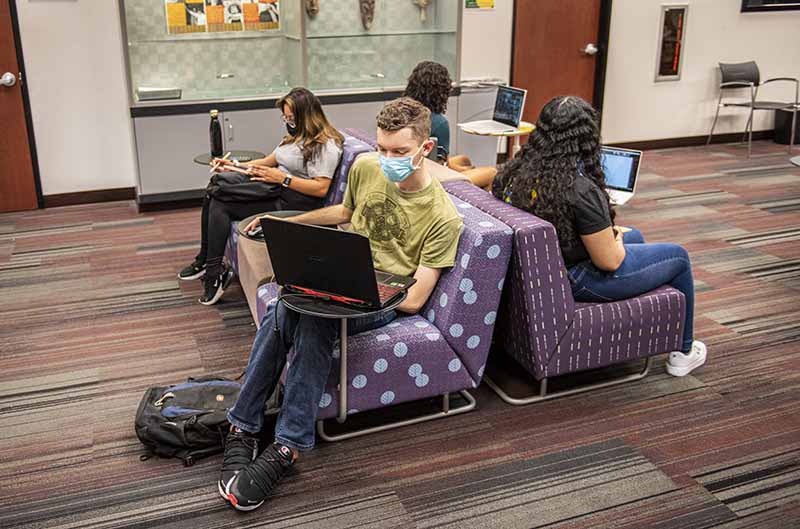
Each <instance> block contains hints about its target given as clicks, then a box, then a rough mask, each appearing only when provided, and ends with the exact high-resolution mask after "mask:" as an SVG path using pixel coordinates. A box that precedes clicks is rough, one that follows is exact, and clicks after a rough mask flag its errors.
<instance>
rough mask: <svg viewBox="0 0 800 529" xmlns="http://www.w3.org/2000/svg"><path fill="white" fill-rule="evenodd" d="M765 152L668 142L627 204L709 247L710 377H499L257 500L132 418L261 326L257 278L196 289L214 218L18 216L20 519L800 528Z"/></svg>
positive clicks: (7, 335) (328, 453)
mask: <svg viewBox="0 0 800 529" xmlns="http://www.w3.org/2000/svg"><path fill="white" fill-rule="evenodd" d="M753 152H754V154H753V157H752V158H751V159H747V158H746V156H745V148H744V147H742V146H741V145H734V144H731V145H720V146H713V147H712V148H709V149H706V148H682V149H669V150H661V151H649V152H647V153H645V156H644V163H643V168H642V173H641V177H640V181H639V185H638V190H637V194H636V197H635V198H634V199H633V200H632V201H631V202H630V203H629V204H628V205H626V206H625V207H623V208H621V209H620V212H619V220H620V222H621V223H622V224H628V225H633V226H636V227H638V228H640V229H641V230H642V231H643V232H644V234H645V236H646V237H647V239H648V240H649V241H651V242H656V241H671V242H676V243H681V244H683V245H685V246H686V248H687V249H688V250H689V253H690V255H691V258H692V262H693V265H694V271H695V278H696V285H697V310H696V323H695V329H696V335H697V337H698V338H699V339H702V340H704V341H705V342H706V344H707V346H708V351H709V359H708V362H707V364H706V365H705V366H704V367H702V368H700V369H698V370H697V371H695V372H694V373H693V374H692V375H690V376H687V377H684V378H682V379H676V378H672V377H670V376H668V375H666V373H665V372H664V358H663V357H660V358H658V359H657V360H656V362H655V366H654V368H653V370H652V372H651V375H650V376H648V377H647V378H645V379H644V380H642V381H639V382H634V383H631V384H627V385H622V386H617V387H612V388H607V389H603V390H598V391H595V392H592V393H588V394H584V395H577V396H573V397H569V398H564V399H560V400H554V401H547V402H544V403H540V404H535V405H531V406H527V407H510V406H508V405H505V404H504V403H503V402H502V401H500V399H499V398H498V397H496V396H495V394H494V393H493V392H492V391H491V390H490V389H488V388H487V387H486V386H485V384H484V385H483V386H481V387H480V388H479V389H478V390H477V391H475V392H474V394H475V396H476V398H477V401H478V408H477V410H476V411H474V412H471V413H468V414H464V415H459V416H455V417H452V418H448V419H446V420H442V421H434V422H431V423H426V424H422V425H418V426H413V427H408V428H405V429H400V430H395V431H392V432H385V433H381V434H377V435H372V436H368V437H364V438H361V439H356V440H350V441H345V442H341V443H334V444H328V443H324V442H320V443H319V444H318V447H317V449H316V450H314V451H313V452H311V453H309V454H307V455H306V456H304V457H303V458H302V459H301V460H300V461H299V463H298V464H297V465H296V467H295V468H294V469H293V471H292V473H291V474H290V475H289V476H288V478H287V479H286V480H285V482H283V483H282V484H281V486H280V487H279V489H278V491H277V494H276V495H275V496H274V497H273V498H272V499H271V500H270V501H269V502H268V503H267V504H266V505H265V506H264V507H263V508H261V509H259V510H258V511H256V512H254V513H251V514H240V513H237V512H235V511H233V510H232V509H231V508H230V506H228V505H227V504H226V503H224V502H223V501H222V500H221V499H220V498H219V496H218V494H217V491H216V485H215V482H216V479H217V472H218V470H219V466H220V461H221V457H220V456H216V457H212V458H209V459H206V460H202V461H200V462H198V463H197V464H196V465H194V466H192V467H189V468H184V467H183V466H182V465H181V464H180V463H179V462H177V461H176V460H159V459H150V460H148V461H140V460H139V456H140V454H142V452H143V451H142V447H141V445H140V444H139V442H138V440H137V438H136V436H135V435H134V432H133V417H134V414H135V412H136V407H137V404H138V402H139V399H140V398H141V396H142V394H143V392H144V390H145V388H147V387H148V386H150V385H153V384H169V383H176V382H179V381H181V380H184V379H186V377H188V376H192V375H198V374H203V373H218V374H223V375H228V376H235V375H236V374H238V373H239V372H240V371H241V370H242V368H243V366H244V365H245V363H246V360H247V356H248V353H249V348H250V343H251V341H252V339H253V336H254V334H255V327H254V325H253V323H252V320H251V318H250V314H249V311H248V309H247V305H246V302H245V300H244V297H243V295H242V292H241V290H240V289H239V287H238V286H235V287H232V288H231V289H230V290H229V291H228V292H227V293H226V295H225V297H224V299H223V301H222V302H221V303H219V304H217V305H215V306H214V307H204V306H201V305H199V304H198V303H197V298H198V297H199V296H200V284H199V282H181V281H178V280H177V279H176V273H177V271H178V270H179V269H180V268H181V267H183V266H185V265H186V264H188V263H189V262H190V261H191V259H192V258H193V256H194V254H195V253H196V251H197V247H198V238H199V225H198V220H199V214H198V213H199V211H198V210H197V209H184V210H174V211H164V212H151V213H138V212H137V210H136V206H135V204H134V203H132V202H116V203H105V204H92V205H85V206H74V207H65V208H55V209H48V210H40V211H33V212H24V213H14V214H5V215H0V472H2V480H0V527H3V528H11V527H19V528H43V527H54V528H107V529H112V528H123V527H126V528H145V527H158V528H176V529H177V528H192V529H203V528H234V527H248V528H251V527H252V528H255V527H263V528H290V527H291V528H325V529H339V528H355V527H358V528H392V527H398V528H420V529H422V528H504V529H505V528H532V527H547V528H558V529H567V528H574V529H578V528H588V527H600V528H606V527H607V528H614V529H625V528H644V527H652V528H665V529H666V528H676V529H677V528H681V529H682V528H711V527H713V528H719V529H723V528H724V529H734V528H756V527H759V528H760V527H766V528H781V529H784V528H789V527H800V413H798V410H800V167H796V166H793V165H792V164H790V162H789V158H790V157H789V156H788V154H787V153H786V150H785V148H783V147H781V146H777V145H775V144H772V143H770V142H756V143H755V144H754V150H753ZM492 354H493V355H500V354H501V352H498V351H495V352H493V353H492ZM595 375H596V376H597V377H601V376H605V374H603V373H596V374H593V375H592V376H595Z"/></svg>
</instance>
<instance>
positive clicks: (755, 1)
mask: <svg viewBox="0 0 800 529" xmlns="http://www.w3.org/2000/svg"><path fill="white" fill-rule="evenodd" d="M792 9H797V10H800V1H792V0H742V13H748V12H753V11H761V12H763V11H789V10H792Z"/></svg>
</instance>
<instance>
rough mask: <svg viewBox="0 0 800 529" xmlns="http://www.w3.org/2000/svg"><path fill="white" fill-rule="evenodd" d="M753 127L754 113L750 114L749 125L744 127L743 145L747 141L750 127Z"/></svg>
mask: <svg viewBox="0 0 800 529" xmlns="http://www.w3.org/2000/svg"><path fill="white" fill-rule="evenodd" d="M752 126H753V112H752V111H751V112H750V117H749V118H748V119H747V125H745V127H744V134H742V143H744V142H746V141H747V133H748V132H750V127H752Z"/></svg>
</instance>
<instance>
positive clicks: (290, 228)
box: [261, 217, 416, 309]
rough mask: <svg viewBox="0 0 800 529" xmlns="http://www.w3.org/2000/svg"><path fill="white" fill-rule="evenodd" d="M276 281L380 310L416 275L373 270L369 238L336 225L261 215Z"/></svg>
mask: <svg viewBox="0 0 800 529" xmlns="http://www.w3.org/2000/svg"><path fill="white" fill-rule="evenodd" d="M261 227H262V229H263V231H264V240H265V242H266V243H267V250H268V251H269V256H270V260H271V261H272V269H273V271H274V272H275V280H276V281H277V283H278V284H279V285H281V286H282V287H283V288H284V289H285V290H287V291H288V292H290V293H294V294H304V295H310V296H314V297H318V298H320V299H324V300H326V301H335V302H338V303H343V304H345V305H349V306H355V307H359V308H365V309H381V308H383V307H386V306H387V305H390V304H392V303H393V302H395V301H397V299H398V298H400V297H402V296H403V293H404V292H405V291H406V290H408V289H409V288H410V287H411V286H412V285H413V284H414V283H416V279H414V278H412V277H405V276H398V275H394V274H388V273H385V272H381V271H378V270H375V267H374V265H373V263H372V252H371V250H370V247H369V239H368V238H366V237H364V236H363V235H359V234H357V233H352V232H348V231H342V230H337V229H335V228H324V227H321V226H311V225H309V224H299V223H296V222H288V221H285V220H281V219H277V218H274V217H265V218H262V219H261Z"/></svg>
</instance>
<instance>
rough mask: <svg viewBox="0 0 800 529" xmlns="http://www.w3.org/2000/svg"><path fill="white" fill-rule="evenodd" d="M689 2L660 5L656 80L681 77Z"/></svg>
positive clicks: (671, 79) (675, 79)
mask: <svg viewBox="0 0 800 529" xmlns="http://www.w3.org/2000/svg"><path fill="white" fill-rule="evenodd" d="M688 14H689V4H669V5H663V6H661V19H660V22H659V28H658V52H657V54H656V78H655V80H656V82H662V81H677V80H679V79H680V78H681V67H682V66H683V60H684V43H685V41H686V18H687V15H688Z"/></svg>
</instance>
